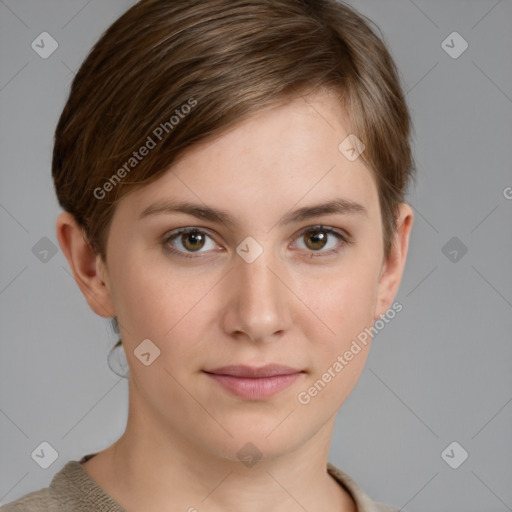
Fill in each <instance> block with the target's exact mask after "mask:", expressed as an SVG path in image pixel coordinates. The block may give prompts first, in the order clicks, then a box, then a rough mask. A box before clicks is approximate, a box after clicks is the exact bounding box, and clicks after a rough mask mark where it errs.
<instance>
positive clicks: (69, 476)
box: [0, 454, 398, 512]
mask: <svg viewBox="0 0 512 512" xmlns="http://www.w3.org/2000/svg"><path fill="white" fill-rule="evenodd" d="M94 455H95V454H88V455H85V456H84V457H82V459H81V460H80V461H77V460H71V461H69V462H67V463H66V465H65V466H64V467H63V468H62V469H61V470H60V471H59V472H58V473H56V474H55V475H54V477H53V479H52V481H51V482H50V485H49V487H45V488H44V489H40V490H38V491H33V492H30V493H28V494H25V495H24V496H22V497H21V498H18V499H17V500H15V501H11V502H10V503H7V504H6V505H4V506H3V507H1V508H0V512H126V511H125V510H124V509H123V508H122V507H121V506H120V505H119V504H118V503H116V502H115V501H114V500H113V499H112V497H111V496H109V495H108V494H107V493H106V492H105V491H104V490H103V489H102V488H101V487H100V486H99V485H98V484H97V483H96V482H95V481H94V480H93V479H92V478H91V477H90V476H89V475H88V474H87V473H86V471H85V469H83V467H82V466H81V464H80V462H83V461H85V460H87V459H89V458H90V457H92V456H94ZM327 471H328V473H329V474H330V475H332V476H333V477H334V478H335V479H336V480H337V481H338V482H339V484H340V485H341V486H342V487H344V488H345V489H346V490H347V492H349V493H350V495H351V496H352V497H353V499H354V501H355V502H356V505H357V512H398V509H397V508H394V507H391V506H389V505H385V504H383V503H377V502H375V501H372V500H371V499H370V498H369V497H368V496H367V495H366V494H365V493H364V492H363V491H362V490H361V488H360V487H359V486H358V485H357V484H356V483H355V482H354V480H352V479H351V478H350V477H349V476H348V475H347V474H346V473H343V472H342V471H341V470H339V469H338V468H336V467H335V466H333V465H332V464H331V463H328V464H327Z"/></svg>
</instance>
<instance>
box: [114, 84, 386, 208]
mask: <svg viewBox="0 0 512 512" xmlns="http://www.w3.org/2000/svg"><path fill="white" fill-rule="evenodd" d="M185 122H186V121H185ZM349 134H350V129H349V126H348V119H347V117H346V114H345V111H344V109H343V107H342V105H341V104H340V103H339V101H338V98H337V96H336V95H329V94H328V93H325V92H322V93H317V94H315V95H309V96H304V97H297V98H292V99H288V100H286V101H284V102H282V103H280V104H276V105H275V106H273V107H272V108H266V109H265V110H262V111H260V112H257V113H256V114H254V115H251V116H250V117H249V118H247V119H245V120H243V121H241V122H240V123H238V124H236V125H235V126H234V127H233V128H231V129H230V130H229V131H227V132H224V133H223V134H221V135H219V136H217V137H215V138H212V139H209V140H207V141H205V142H203V143H202V144H199V145H196V146H194V147H193V148H191V149H190V150H189V151H187V152H185V153H184V154H183V155H181V157H180V158H179V159H178V160H177V161H176V162H175V163H174V164H173V165H172V166H171V168H170V169H169V171H168V172H167V173H165V174H164V175H163V176H162V177H161V178H159V179H158V180H157V181H155V182H153V183H151V184H149V185H148V186H146V187H143V188H142V189H139V190H137V191H136V192H135V193H134V194H133V196H132V197H131V198H130V197H128V198H127V199H131V201H132V204H131V206H136V208H135V209H137V208H138V213H140V212H141V211H142V210H144V209H145V208H147V206H148V204H149V203H151V202H154V201H157V200H164V199H173V198H180V199H186V200H189V201H194V202H203V203H207V204H208V205H216V206H219V207H222V208H223V209H226V208H228V209H229V207H230V206H231V207H233V208H235V210H237V211H235V212H234V213H235V214H236V213H239V212H243V211H244V210H251V211H252V212H253V213H255V214H256V215H258V213H257V212H258V210H259V209H261V208H263V207H265V209H266V210H269V209H271V210H273V211H275V212H276V213H278V214H279V215H280V216H281V215H282V214H283V212H282V211H281V210H283V208H284V209H287V208H291V207H292V206H294V205H296V207H300V206H303V205H307V204H311V203H313V202H319V201H322V202H323V201H325V200H326V199H329V198H333V199H334V198H339V197H345V198H347V199H348V200H353V201H357V202H359V203H363V204H364V205H365V207H366V208H367V210H368V211H369V213H370V214H371V213H372V209H374V208H375V206H376V203H377V202H378V199H377V198H378V196H377V190H376V186H375V182H374V179H373V176H372V173H371V172H370V171H369V170H368V169H367V168H366V166H365V165H364V163H363V162H362V159H361V158H358V159H356V160H354V161H350V160H349V159H347V157H346V156H345V154H344V153H343V152H342V151H340V149H339V146H340V143H342V141H344V140H345V139H346V138H347V136H348V135H349ZM135 203H136V204H135ZM122 204H123V201H121V204H120V206H122ZM377 208H378V205H377ZM278 210H279V211H278Z"/></svg>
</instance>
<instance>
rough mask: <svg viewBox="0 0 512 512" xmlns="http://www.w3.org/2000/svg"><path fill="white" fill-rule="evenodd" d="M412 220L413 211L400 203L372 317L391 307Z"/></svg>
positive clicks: (405, 204)
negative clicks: (394, 231) (394, 230)
mask: <svg viewBox="0 0 512 512" xmlns="http://www.w3.org/2000/svg"><path fill="white" fill-rule="evenodd" d="M413 222H414V213H413V211H412V208H411V207H410V206H409V205H408V204H407V203H401V204H400V205H399V208H398V217H397V220H396V233H395V236H394V237H393V243H392V245H391V250H390V253H389V256H388V258H387V259H386V260H385V261H384V262H383V264H382V269H381V274H380V278H379V284H378V291H377V301H376V306H375V316H374V319H375V320H378V319H379V318H380V317H381V316H382V315H384V314H385V313H386V311H387V310H388V309H389V308H390V307H391V305H392V302H393V300H394V298H395V296H396V293H397V292H398V287H399V286H400V281H401V280H402V274H403V271H404V267H405V260H406V258H407V250H408V248H409V235H410V233H411V228H412V225H413Z"/></svg>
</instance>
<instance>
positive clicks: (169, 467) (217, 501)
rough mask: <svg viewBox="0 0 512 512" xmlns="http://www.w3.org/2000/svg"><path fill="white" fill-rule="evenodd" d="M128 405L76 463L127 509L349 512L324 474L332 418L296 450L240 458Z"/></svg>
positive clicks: (343, 495) (350, 506)
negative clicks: (113, 433)
mask: <svg viewBox="0 0 512 512" xmlns="http://www.w3.org/2000/svg"><path fill="white" fill-rule="evenodd" d="M131 411H132V407H131V406H130V414H129V418H128V424H127V428H126V431H125V433H124V434H123V436H122V437H121V438H120V439H119V440H118V441H117V442H116V443H114V444H113V445H112V446H110V447H109V448H107V449H106V450H104V451H102V452H100V453H99V454H97V455H96V456H95V457H93V458H91V459H90V460H89V461H87V462H86V463H84V464H83V467H84V469H85V470H86V472H87V473H88V474H89V476H91V478H93V479H94V480H95V481H96V482H97V483H98V484H99V485H100V486H101V487H103V489H104V490H105V491H106V492H107V493H108V494H110V496H112V498H113V499H114V500H115V501H116V502H117V503H119V505H121V506H122V507H123V508H124V509H125V510H126V511H127V512H139V511H141V510H144V511H145V512H157V511H158V512H174V511H178V510H179V511H188V512H196V511H200V510H206V509H207V510H209V511H211V512H220V511H224V512H226V511H227V512H230V511H233V512H235V511H236V512H256V511H257V512H260V511H261V510H265V511H266V512H284V511H289V510H294V509H296V510H299V509H300V508H302V509H303V510H307V511H308V512H316V511H318V512H320V511H324V510H336V511H340V512H355V511H356V507H355V504H354V502H353V499H352V498H351V496H350V495H349V494H348V493H347V491H345V490H344V489H343V488H342V487H341V486H340V484H339V483H338V482H336V481H335V480H334V478H333V477H331V476H330V475H329V474H328V473H327V458H328V452H329V444H330V439H331V436H332V430H333V428H334V420H335V418H334V417H332V418H330V419H329V421H328V422H326V423H325V425H324V426H323V427H322V428H321V430H320V431H319V432H317V434H316V435H314V436H313V437H312V438H311V439H309V440H308V442H306V443H305V444H302V445H301V446H300V447H299V448H297V449H296V450H294V451H291V452H289V453H286V454H280V455H279V456H278V457H274V458H272V459H265V458H262V459H260V460H257V461H256V462H255V460H256V459H254V461H253V464H251V463H246V464H244V463H242V462H241V461H240V460H230V459H229V458H226V457H219V454H217V453H213V452H211V451H208V450H207V449H204V447H201V446H198V445H197V444H193V443H191V441H190V440H189V439H187V437H186V436H183V435H180V433H178V432H172V431H170V430H169V426H168V425H167V426H166V428H165V429H164V428H163V425H158V422H156V421H155V422H150V421H148V419H147V416H145V415H143V414H137V415H135V414H132V413H131ZM250 451H251V450H250V449H249V452H250Z"/></svg>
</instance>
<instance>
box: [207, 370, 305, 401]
mask: <svg viewBox="0 0 512 512" xmlns="http://www.w3.org/2000/svg"><path fill="white" fill-rule="evenodd" d="M301 373H302V372H299V373H291V374H289V375H274V376H273V377H261V378H248V377H234V376H232V375H217V374H215V373H207V375H208V376H209V377H211V378H212V379H213V380H215V381H216V382H218V383H219V384H220V385H221V386H223V387H224V388H225V389H227V390H228V391H230V392H231V393H233V394H235V395H237V396H239V397H241V398H245V399H246V400H263V399H265V398H269V397H271V396H274V395H276V394H277V393H279V392H280V391H282V390H283V389H285V388H287V387H288V386H291V385H292V384H293V383H294V382H295V381H296V380H297V379H298V378H299V377H300V375H301Z"/></svg>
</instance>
